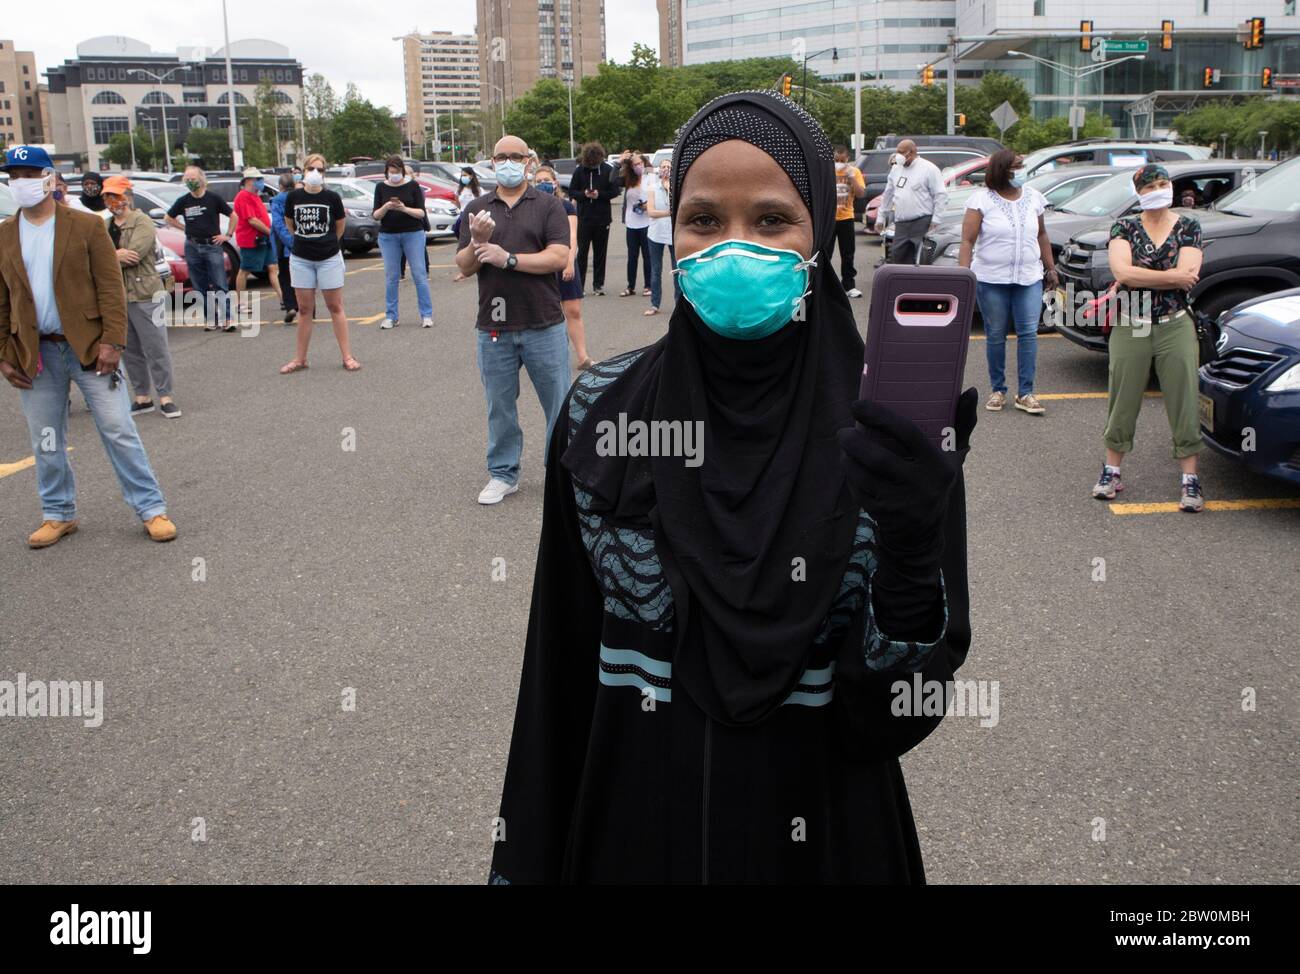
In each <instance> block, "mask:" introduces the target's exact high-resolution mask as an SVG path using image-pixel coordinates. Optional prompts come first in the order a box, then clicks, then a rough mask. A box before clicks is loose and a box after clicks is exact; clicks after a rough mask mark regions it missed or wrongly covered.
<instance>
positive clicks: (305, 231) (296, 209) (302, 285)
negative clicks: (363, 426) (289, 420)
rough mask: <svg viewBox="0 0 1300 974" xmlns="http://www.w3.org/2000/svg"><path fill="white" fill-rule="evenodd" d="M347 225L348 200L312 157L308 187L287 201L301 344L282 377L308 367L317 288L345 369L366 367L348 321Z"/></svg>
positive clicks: (307, 169)
mask: <svg viewBox="0 0 1300 974" xmlns="http://www.w3.org/2000/svg"><path fill="white" fill-rule="evenodd" d="M346 223H347V214H346V213H344V211H343V200H342V199H341V198H340V197H339V194H338V193H336V192H334V190H332V189H326V188H325V157H324V156H322V155H319V154H313V155H310V156H308V157H307V162H306V165H305V166H304V167H303V185H302V186H301V187H299V188H298V189H295V190H292V191H291V192H290V193H289V196H288V197H287V198H286V199H285V201H284V225H285V226H286V227H288V229H289V231H290V232H291V233H292V234H293V252H292V253H291V254H290V256H289V276H290V278H291V280H292V283H293V289H294V292H295V293H296V294H297V297H298V346H297V354H296V355H295V356H294V358H293V360H292V361H291V362H288V363H287V364H285V365H283V366H281V367H280V373H281V374H282V375H288V374H289V373H291V372H301V371H302V370H303V369H305V368H307V346H308V345H309V344H311V328H312V318H313V316H314V314H315V311H316V291H317V289H319V290H320V293H321V296H322V297H323V298H324V299H325V307H326V308H328V309H329V313H330V320H331V321H332V322H333V323H334V338H335V339H336V340H337V341H338V343H339V351H340V352H341V353H342V354H343V368H345V369H347V370H348V371H349V372H356V371H357V370H358V369H360V368H361V363H360V362H358V361H357V360H356V359H354V358H353V357H352V345H351V343H350V342H349V341H348V318H347V314H346V313H345V312H344V311H343V251H342V248H341V246H340V243H339V241H340V240H342V238H343V228H344V226H345V225H346Z"/></svg>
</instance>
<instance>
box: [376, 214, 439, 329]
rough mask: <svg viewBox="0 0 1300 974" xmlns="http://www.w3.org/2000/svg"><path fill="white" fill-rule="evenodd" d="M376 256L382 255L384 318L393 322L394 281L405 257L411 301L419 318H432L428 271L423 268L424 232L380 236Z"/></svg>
mask: <svg viewBox="0 0 1300 974" xmlns="http://www.w3.org/2000/svg"><path fill="white" fill-rule="evenodd" d="M379 252H380V253H381V254H383V255H384V310H385V313H386V314H387V315H388V317H389V318H391V319H392V320H393V321H396V320H397V286H398V280H397V279H398V276H399V274H400V273H401V264H402V255H403V254H405V255H406V263H407V264H408V265H409V266H410V268H411V280H412V281H414V282H415V301H416V303H417V304H418V305H419V306H420V317H421V318H432V317H433V301H432V300H431V299H430V298H429V271H428V269H427V268H426V267H425V266H424V231H423V230H408V231H407V232H405V233H381V234H380V235H379Z"/></svg>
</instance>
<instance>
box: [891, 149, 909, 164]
mask: <svg viewBox="0 0 1300 974" xmlns="http://www.w3.org/2000/svg"><path fill="white" fill-rule="evenodd" d="M894 165H896V166H906V165H907V156H905V155H903V154H902V153H901V152H900V153H899V154H898V155H896V156H894Z"/></svg>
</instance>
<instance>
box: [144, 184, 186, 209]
mask: <svg viewBox="0 0 1300 974" xmlns="http://www.w3.org/2000/svg"><path fill="white" fill-rule="evenodd" d="M135 188H136V189H137V190H139V191H140V192H144V193H148V194H149V195H150V196H152V197H153V198H154V199H156V200H158V201H159V202H161V203H162V204H163V205H164V206H171V205H172V204H173V203H175V202H176V198H177V197H179V196H184V195H185V194H186V193H188V192H189V190H188V189H186V188H185V187H184V186H181V185H179V184H177V183H144V182H138V183H136V184H135Z"/></svg>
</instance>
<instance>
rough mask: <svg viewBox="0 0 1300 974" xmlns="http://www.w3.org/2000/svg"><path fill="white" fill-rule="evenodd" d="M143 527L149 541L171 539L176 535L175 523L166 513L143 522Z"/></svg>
mask: <svg viewBox="0 0 1300 974" xmlns="http://www.w3.org/2000/svg"><path fill="white" fill-rule="evenodd" d="M144 529H145V531H147V532H148V533H149V540H150V541H171V540H172V538H174V537H176V525H175V524H173V523H172V519H171V518H169V517H168V516H167V515H166V514H159V515H158V516H157V517H151V518H149V520H147V521H145V522H144Z"/></svg>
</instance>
